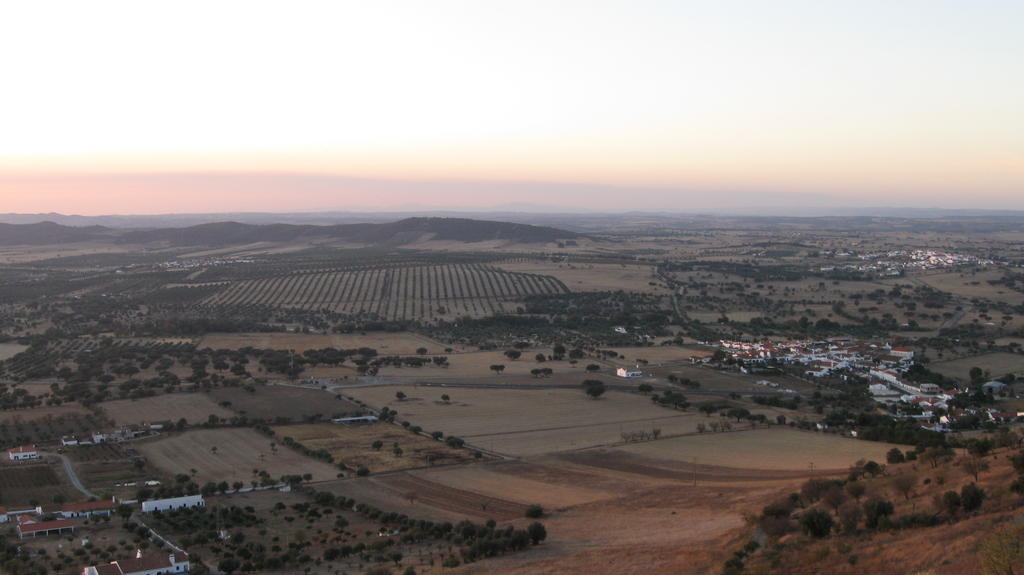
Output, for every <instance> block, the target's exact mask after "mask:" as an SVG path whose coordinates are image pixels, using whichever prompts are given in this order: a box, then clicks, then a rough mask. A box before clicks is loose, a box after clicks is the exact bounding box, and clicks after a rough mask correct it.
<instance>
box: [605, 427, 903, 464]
mask: <svg viewBox="0 0 1024 575" xmlns="http://www.w3.org/2000/svg"><path fill="white" fill-rule="evenodd" d="M893 447H896V446H894V445H891V444H888V443H881V442H876V441H861V440H858V439H851V438H848V437H841V436H838V435H834V434H829V433H816V432H811V431H799V430H795V429H790V428H786V427H775V426H772V427H767V428H761V429H757V430H753V431H734V432H730V433H704V434H700V435H691V436H687V437H678V438H672V439H665V440H659V441H648V442H642V443H631V444H629V445H624V446H621V447H616V448H614V449H611V450H608V452H610V453H628V454H632V455H640V456H644V457H649V458H656V459H663V460H668V461H680V462H692V461H693V458H694V457H696V458H697V463H698V465H713V466H723V467H732V468H742V469H759V470H777V471H783V470H785V471H802V470H811V469H814V470H828V469H830V470H845V469H846V468H847V467H849V466H850V464H852V463H853V462H854V461H857V460H858V459H874V460H875V461H879V462H884V461H885V454H886V452H887V451H889V450H890V449H892V448H893ZM812 465H813V468H812Z"/></svg>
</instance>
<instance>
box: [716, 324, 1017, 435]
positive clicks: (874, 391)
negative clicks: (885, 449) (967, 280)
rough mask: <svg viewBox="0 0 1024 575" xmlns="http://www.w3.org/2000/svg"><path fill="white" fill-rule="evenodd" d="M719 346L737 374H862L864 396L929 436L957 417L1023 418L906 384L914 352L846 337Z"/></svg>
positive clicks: (930, 386) (996, 387)
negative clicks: (785, 368) (792, 368)
mask: <svg viewBox="0 0 1024 575" xmlns="http://www.w3.org/2000/svg"><path fill="white" fill-rule="evenodd" d="M720 343H721V346H722V348H724V349H725V350H726V351H727V352H728V353H729V354H730V357H731V358H732V359H734V360H736V361H737V362H739V363H741V365H742V367H741V368H740V369H742V370H744V371H747V370H748V366H750V365H751V364H758V363H761V364H763V363H769V362H772V363H782V364H786V365H799V366H802V367H803V368H804V374H805V375H806V376H808V377H828V376H839V377H843V378H845V377H846V376H847V374H849V373H851V372H852V373H857V374H860V375H863V376H865V377H867V378H869V379H870V380H871V381H872V383H871V384H870V385H869V386H868V391H869V392H870V393H871V396H872V397H873V398H874V400H875V401H876V402H878V403H879V404H881V405H884V406H886V407H887V408H889V410H890V411H891V412H893V413H895V416H896V417H901V418H913V419H919V420H921V421H922V427H925V428H926V429H931V430H933V431H949V430H950V429H951V424H953V423H954V422H955V421H956V419H957V418H960V417H963V416H966V415H971V416H978V417H981V418H982V419H983V420H986V421H993V422H999V421H1009V420H1013V419H1016V418H1019V417H1024V412H1016V411H1014V412H1007V411H1004V410H999V409H996V408H961V407H955V406H953V405H951V404H950V403H949V402H950V401H952V400H953V399H954V398H955V397H956V396H957V395H959V394H962V393H971V392H970V391H969V390H966V391H965V390H959V389H943V388H942V387H940V386H939V385H936V384H934V383H922V384H915V383H912V382H909V381H907V380H906V379H905V378H904V375H903V374H904V373H905V371H906V370H907V368H909V367H910V365H911V364H912V363H913V361H914V351H913V350H912V349H910V348H907V347H899V346H891V345H884V344H878V343H870V342H863V341H856V340H853V339H850V338H835V339H831V340H828V341H791V342H742V341H721V342H720ZM759 383H760V382H759ZM980 387H981V390H982V391H983V392H985V393H989V394H992V395H999V394H1000V393H1001V392H1003V391H1004V390H1005V389H1006V387H1007V386H1006V384H1004V383H1002V382H1000V381H990V382H988V383H985V384H982V385H981V386H980Z"/></svg>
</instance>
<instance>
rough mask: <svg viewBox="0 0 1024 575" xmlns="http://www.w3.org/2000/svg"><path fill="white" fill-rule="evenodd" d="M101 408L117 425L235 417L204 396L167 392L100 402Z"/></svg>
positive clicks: (203, 420) (199, 421)
mask: <svg viewBox="0 0 1024 575" xmlns="http://www.w3.org/2000/svg"><path fill="white" fill-rule="evenodd" d="M101 408H102V409H103V411H104V412H105V413H106V414H107V415H108V416H109V417H110V418H111V419H113V420H114V422H115V423H117V424H118V425H127V424H137V423H153V422H157V421H171V422H177V421H178V420H179V419H181V418H183V417H184V418H185V419H186V420H188V421H189V423H193V424H195V423H203V422H205V421H206V420H207V419H209V417H210V416H211V415H216V416H217V417H221V418H224V417H231V416H232V415H234V414H233V413H231V412H230V411H228V410H227V409H224V408H223V407H221V406H219V405H217V402H216V401H215V400H214V399H212V398H211V396H209V395H207V394H205V393H168V394H164V395H156V396H153V397H145V398H142V399H120V400H117V401H108V402H106V403H103V404H101Z"/></svg>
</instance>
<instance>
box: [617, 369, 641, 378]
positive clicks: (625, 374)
mask: <svg viewBox="0 0 1024 575" xmlns="http://www.w3.org/2000/svg"><path fill="white" fill-rule="evenodd" d="M643 374H644V372H642V371H630V370H628V369H626V368H624V367H620V368H619V369H617V370H615V375H617V376H619V377H640V376H642V375H643Z"/></svg>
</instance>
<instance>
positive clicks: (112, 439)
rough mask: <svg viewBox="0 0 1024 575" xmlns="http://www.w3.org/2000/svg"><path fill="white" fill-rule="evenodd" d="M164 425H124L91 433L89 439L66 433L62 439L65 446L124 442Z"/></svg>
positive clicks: (143, 435)
mask: <svg viewBox="0 0 1024 575" xmlns="http://www.w3.org/2000/svg"><path fill="white" fill-rule="evenodd" d="M162 428H163V425H159V424H158V425H150V426H148V427H146V426H142V425H124V426H122V427H119V428H117V429H114V430H112V431H97V432H94V433H92V434H91V435H89V437H88V439H80V438H79V437H78V436H77V435H65V436H64V437H62V438H61V439H60V444H61V445H62V446H64V447H74V446H76V445H97V444H100V443H124V442H126V441H131V440H133V439H138V438H140V437H145V436H147V435H149V434H151V433H152V432H154V431H157V430H159V429H162Z"/></svg>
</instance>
